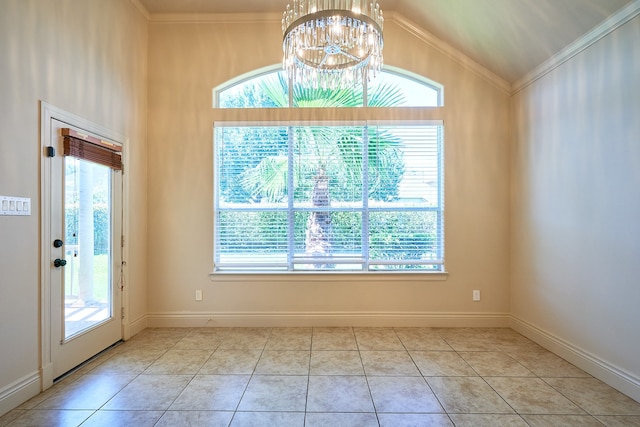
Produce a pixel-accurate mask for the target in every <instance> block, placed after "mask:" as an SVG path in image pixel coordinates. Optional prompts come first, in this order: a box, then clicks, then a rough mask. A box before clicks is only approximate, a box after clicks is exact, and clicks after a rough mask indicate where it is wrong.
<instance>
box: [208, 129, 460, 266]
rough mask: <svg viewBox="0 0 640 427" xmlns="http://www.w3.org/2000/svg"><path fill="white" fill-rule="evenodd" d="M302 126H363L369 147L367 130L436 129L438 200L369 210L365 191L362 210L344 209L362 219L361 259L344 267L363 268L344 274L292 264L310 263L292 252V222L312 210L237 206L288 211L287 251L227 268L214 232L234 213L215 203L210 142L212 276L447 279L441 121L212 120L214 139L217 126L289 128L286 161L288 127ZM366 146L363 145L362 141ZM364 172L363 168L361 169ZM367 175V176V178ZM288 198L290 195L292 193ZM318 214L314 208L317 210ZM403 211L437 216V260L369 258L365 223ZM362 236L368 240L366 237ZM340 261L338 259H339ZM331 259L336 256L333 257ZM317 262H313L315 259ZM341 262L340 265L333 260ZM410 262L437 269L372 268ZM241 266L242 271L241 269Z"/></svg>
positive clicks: (217, 196)
mask: <svg viewBox="0 0 640 427" xmlns="http://www.w3.org/2000/svg"><path fill="white" fill-rule="evenodd" d="M301 126H302V127H304V126H314V127H315V126H331V127H361V129H362V132H363V139H364V140H365V141H366V143H367V144H368V142H369V140H368V138H369V127H381V128H388V127H395V128H402V127H405V128H410V127H415V128H419V127H436V128H437V129H436V132H437V136H436V137H435V146H436V147H435V148H436V150H437V154H436V162H437V169H436V174H437V188H436V193H437V202H436V204H435V206H423V207H419V208H414V209H410V208H407V207H406V206H396V207H390V206H387V207H370V206H368V197H364V192H363V197H362V199H363V200H362V206H357V207H355V208H350V209H347V211H350V212H355V213H357V214H359V215H361V217H362V225H361V232H362V236H361V237H362V247H361V259H358V260H356V259H355V258H354V259H352V260H351V261H349V259H348V258H347V259H344V260H343V263H346V264H361V265H362V269H359V270H358V269H350V270H342V269H332V270H327V269H320V270H314V269H296V268H295V267H296V265H298V264H305V263H307V264H309V263H312V262H311V261H310V260H309V259H306V258H304V257H302V258H300V257H297V256H296V252H295V233H294V230H293V226H294V221H293V216H295V215H296V214H297V213H302V212H311V211H313V210H314V208H308V207H300V206H294V204H295V202H294V201H293V200H292V199H290V201H289V202H288V204H287V206H286V208H285V207H284V205H283V206H281V207H279V208H274V207H270V208H265V209H260V208H251V209H249V208H247V209H242V208H239V209H237V211H238V212H240V211H243V210H245V211H247V212H249V211H256V212H271V211H273V212H276V211H280V212H286V213H287V218H288V219H287V223H286V224H285V226H286V227H288V234H287V242H286V246H287V252H286V262H284V261H283V262H279V263H254V266H255V268H251V267H247V266H246V264H243V263H240V262H238V263H235V264H234V263H226V264H219V263H218V260H219V239H218V237H219V234H218V231H219V230H218V226H219V223H218V218H219V215H220V214H221V213H222V212H233V211H234V209H232V208H222V207H220V205H219V201H220V194H221V193H220V179H218V178H219V175H217V171H218V170H220V165H219V163H218V162H219V160H218V159H219V156H218V151H217V142H216V140H215V139H214V142H213V144H214V147H213V150H214V177H213V178H214V194H213V198H214V206H213V208H214V221H213V232H214V234H213V239H214V245H213V251H214V253H213V262H214V269H213V272H212V273H211V274H212V275H215V274H252V273H259V274H299V273H303V274H308V273H321V274H337V273H346V274H357V273H360V274H372V273H373V274H429V275H441V276H445V277H446V274H447V273H446V270H445V255H444V247H445V242H444V123H443V121H442V120H426V121H407V122H405V121H355V122H351V121H348V122H344V121H340V122H336V121H326V122H325V121H321V122H306V123H305V122H295V123H282V122H275V123H270V122H259V123H252V122H242V123H238V122H215V123H214V136H215V135H216V129H219V128H234V127H248V128H250V127H272V128H278V127H280V128H287V132H288V135H289V136H288V145H289V149H288V150H289V157H290V160H292V159H291V157H292V152H291V150H292V146H293V132H292V129H293V128H294V127H301ZM363 143H364V141H363ZM366 153H367V152H366V150H364V149H363V154H362V155H363V162H364V163H366V160H364V159H366V156H367V154H366ZM363 169H364V167H363ZM292 176H293V174H291V173H289V175H288V178H287V179H288V187H289V188H293V187H292V186H293V182H292V181H293V178H292ZM367 176H368V174H367ZM290 194H291V193H290ZM316 210H317V209H316ZM344 210H345V209H344V208H341V207H336V206H333V207H331V208H329V209H327V211H330V212H339V211H344ZM402 210H406V211H412V212H418V211H424V212H435V215H436V220H435V221H436V227H435V233H436V242H437V246H436V253H437V260H434V262H432V263H427V262H418V261H415V260H414V261H409V262H407V261H405V262H393V261H390V260H389V261H385V260H383V259H372V258H371V257H370V256H369V251H370V247H371V243H372V242H371V237H372V235H371V234H370V233H369V229H368V227H369V223H370V217H371V214H375V213H376V212H390V213H391V212H399V211H402ZM322 211H325V209H322ZM365 236H366V237H365ZM338 259H339V258H338ZM334 260H335V258H334ZM316 261H317V259H316ZM335 263H336V264H337V263H340V261H337V262H335ZM410 264H422V265H433V266H435V265H439V266H440V267H439V269H438V270H435V269H434V270H429V269H397V270H392V269H376V268H371V266H372V265H378V266H382V265H405V266H406V265H410ZM243 267H244V268H243Z"/></svg>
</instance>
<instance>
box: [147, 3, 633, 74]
mask: <svg viewBox="0 0 640 427" xmlns="http://www.w3.org/2000/svg"><path fill="white" fill-rule="evenodd" d="M139 1H140V3H141V4H142V5H143V6H144V7H145V8H146V9H147V11H148V12H149V13H150V14H151V15H156V14H176V13H190V14H191V13H270V12H282V11H283V10H284V9H285V7H286V5H287V3H290V1H288V0H139ZM378 1H379V3H380V7H381V8H382V9H383V10H384V11H385V12H387V11H395V12H397V13H399V14H400V15H402V16H403V17H405V18H406V19H409V20H410V21H413V22H414V23H415V24H418V25H419V26H420V27H421V28H423V29H424V30H425V31H427V32H429V33H431V34H433V35H435V36H436V37H437V38H439V39H441V40H443V41H445V42H446V43H448V44H450V45H452V46H453V47H455V48H456V49H458V50H459V51H461V52H463V53H464V54H466V55H467V56H469V57H470V58H472V59H473V60H475V61H476V62H478V63H479V64H481V65H483V66H484V67H486V68H487V69H489V70H491V71H493V72H494V73H495V74H497V75H498V76H500V77H502V78H503V79H505V80H507V81H508V82H510V83H513V82H515V81H517V80H518V79H520V78H521V77H523V76H524V75H525V74H527V73H528V72H530V71H532V70H533V69H534V68H535V67H537V66H538V65H540V64H542V63H543V62H545V61H546V60H547V59H549V58H550V57H552V56H553V55H554V54H556V53H558V52H559V51H561V50H562V49H563V48H565V47H566V46H568V45H570V44H571V43H572V42H573V41H575V40H576V39H578V38H579V37H580V36H582V35H584V34H585V33H587V32H589V30H591V29H593V28H594V27H596V26H597V25H598V24H600V23H601V22H602V21H604V20H605V19H606V18H607V17H609V16H611V15H612V14H614V13H615V12H617V11H618V10H619V9H621V8H622V7H624V6H625V5H627V4H628V3H631V2H633V1H634V0H378ZM274 43H279V40H277V41H274Z"/></svg>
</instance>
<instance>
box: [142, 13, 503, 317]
mask: <svg viewBox="0 0 640 427" xmlns="http://www.w3.org/2000/svg"><path fill="white" fill-rule="evenodd" d="M280 40H281V32H280V24H279V22H277V21H273V22H261V23H227V24H221V23H206V22H200V23H159V22H152V23H150V29H149V47H150V48H149V123H150V124H152V126H150V127H149V199H148V200H149V222H148V224H149V241H148V256H149V260H150V262H149V272H148V278H149V295H148V298H149V325H170V324H172V325H175V324H184V325H187V324H190V325H202V324H205V323H206V324H208V325H220V324H253V325H267V324H293V325H301V324H316V325H317V324H345V323H346V324H355V323H359V324H380V323H382V324H387V325H388V324H391V323H394V322H395V323H402V322H413V323H422V324H447V325H454V324H462V323H464V324H474V325H477V324H482V323H483V322H484V323H486V324H488V323H491V322H493V324H496V323H500V324H506V321H507V318H508V312H509V286H508V268H509V252H508V244H509V237H508V235H509V183H508V182H509V148H508V120H509V96H508V95H507V94H506V93H504V92H503V91H501V90H500V89H497V88H496V87H495V86H494V85H492V84H490V83H488V82H487V81H486V80H483V79H482V78H480V77H478V76H477V75H476V74H474V73H473V72H471V71H469V70H468V69H467V68H464V67H463V66H461V65H459V64H458V63H456V62H454V61H452V60H451V59H449V58H448V57H447V56H445V55H443V54H442V53H439V51H437V50H435V49H433V48H431V47H429V46H428V45H427V44H426V43H424V42H422V41H420V40H419V39H418V38H416V37H414V36H412V35H410V34H409V33H408V32H406V31H405V30H404V29H402V28H400V26H399V25H394V24H393V23H391V22H390V23H388V24H387V25H386V26H385V63H386V64H389V65H392V66H395V67H400V68H404V69H407V70H409V71H411V72H414V73H418V74H420V75H424V76H426V77H428V78H430V79H432V80H435V81H437V82H440V83H442V84H443V85H444V87H445V104H446V106H445V107H444V108H441V109H437V110H435V111H434V110H426V109H425V110H423V111H413V113H412V116H415V117H423V118H440V119H443V120H444V122H445V140H446V149H445V150H446V154H445V158H446V160H445V163H446V167H445V171H446V189H445V191H446V195H445V209H446V222H445V224H446V260H447V270H448V272H449V277H448V279H447V280H446V281H425V280H418V281H416V280H415V279H414V280H411V277H412V276H394V275H387V276H380V275H376V276H371V275H363V274H356V275H339V276H320V277H318V276H309V275H306V276H305V275H296V276H264V275H253V276H236V277H232V276H216V277H215V278H214V280H213V281H211V280H210V279H209V276H208V274H209V273H210V272H211V270H212V258H213V249H212V234H213V226H212V222H213V213H212V205H213V200H212V193H213V186H212V177H213V170H212V167H213V166H212V157H213V152H212V124H213V122H214V121H215V120H220V119H224V118H225V117H227V118H229V117H231V114H229V115H225V112H223V111H217V110H213V109H212V89H213V88H214V87H216V86H218V85H220V84H222V83H224V82H226V81H227V80H229V79H232V78H234V77H236V76H238V75H239V74H243V73H246V72H249V71H252V70H255V69H258V68H262V67H265V66H270V65H274V64H278V63H279V62H280V61H281V56H282V53H281V48H280ZM286 114H291V116H292V117H293V116H295V117H301V116H305V117H307V118H320V117H325V118H332V119H342V118H350V117H353V116H354V115H357V114H361V112H347V111H344V110H342V111H340V112H338V113H336V112H333V111H329V112H321V111H314V112H299V111H298V112H292V113H285V116H286ZM296 114H299V115H300V116H297V115H296ZM391 114H393V113H391ZM269 115H270V113H269V112H257V113H256V114H254V115H251V116H249V115H248V114H247V115H243V114H240V117H238V116H237V115H236V116H235V118H236V119H238V118H239V119H259V118H264V117H267V116H269ZM378 118H386V119H394V118H401V116H397V115H395V116H394V115H384V116H383V117H381V116H380V114H378ZM196 289H202V290H203V291H204V300H203V301H202V302H196V301H195V298H194V292H195V290H196ZM473 289H480V290H481V291H482V301H481V302H479V303H474V302H472V298H471V294H472V290H473ZM383 314H386V315H387V316H386V317H385V316H382V315H383ZM288 315H290V316H288ZM209 319H211V321H209V322H208V320H209Z"/></svg>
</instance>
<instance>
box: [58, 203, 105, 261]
mask: <svg viewBox="0 0 640 427" xmlns="http://www.w3.org/2000/svg"><path fill="white" fill-rule="evenodd" d="M109 220H110V215H109V206H108V205H107V204H94V205H93V239H94V255H102V254H107V253H108V252H109V236H110V231H109V230H110V225H111V224H110V223H109ZM65 225H66V227H67V232H66V241H65V244H66V245H77V244H78V235H77V233H78V205H77V204H75V205H71V206H69V205H67V208H66V212H65Z"/></svg>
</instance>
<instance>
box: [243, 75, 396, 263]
mask: <svg viewBox="0 0 640 427" xmlns="http://www.w3.org/2000/svg"><path fill="white" fill-rule="evenodd" d="M287 89H288V83H287V81H286V79H285V78H284V77H283V74H282V73H280V74H279V75H278V79H277V80H276V79H265V80H263V81H262V82H261V84H260V90H261V92H262V93H263V94H265V96H266V97H267V98H268V99H269V100H270V102H271V103H273V105H274V106H276V107H283V108H284V107H287V106H288V97H287ZM293 91H294V93H293V99H294V106H295V107H303V108H304V107H307V108H308V107H315V108H335V107H358V106H361V105H362V99H363V93H362V88H361V86H360V87H353V88H346V89H344V88H343V89H338V90H330V89H322V88H308V87H302V86H301V85H295V86H294V88H293ZM403 100H404V98H403V95H402V92H401V90H400V89H399V88H398V87H396V86H394V85H390V84H383V85H380V87H379V88H378V90H377V91H376V92H375V93H374V94H373V95H372V96H371V97H370V100H369V103H368V106H371V107H375V106H385V107H390V106H393V105H398V104H400V103H402V102H403ZM294 131H295V135H294V144H295V146H294V152H295V153H296V156H295V158H296V160H295V165H294V168H293V172H294V177H293V179H294V188H295V196H294V197H299V196H300V195H302V194H309V195H310V196H306V197H309V198H310V201H311V207H312V210H311V211H310V213H309V216H308V218H307V222H306V231H305V255H306V256H307V257H308V258H313V259H319V260H323V261H325V262H322V263H314V264H313V268H316V269H323V268H332V267H333V265H332V264H331V263H330V262H326V261H327V260H329V259H330V258H331V255H332V254H333V246H332V236H333V231H332V222H331V213H330V212H329V209H328V208H329V207H330V206H331V195H332V194H333V195H334V197H336V198H337V199H339V200H341V201H357V200H361V199H362V195H361V193H360V195H359V196H357V195H355V194H356V193H357V192H354V191H353V189H354V188H360V189H361V188H362V182H363V173H366V172H365V171H363V162H362V155H363V151H362V150H363V135H362V128H361V127H342V128H331V127H326V126H317V127H315V126H301V127H294ZM397 144H398V141H397V139H396V138H394V137H393V136H391V135H389V134H388V133H381V134H377V135H371V136H369V145H368V147H367V149H368V164H369V168H368V169H369V170H368V174H369V185H368V192H369V194H368V196H369V197H370V198H374V199H383V200H388V199H389V198H390V197H393V193H395V194H396V195H397V184H398V183H399V181H400V179H401V177H402V174H403V162H402V157H401V154H400V151H399V150H398V149H397ZM288 168H289V166H288V157H287V156H270V157H265V158H264V159H262V160H261V161H260V163H259V164H258V165H257V166H256V167H254V168H252V169H249V170H247V171H245V172H244V173H243V174H242V175H241V183H242V186H243V187H244V188H245V190H246V191H247V192H249V193H250V194H253V195H254V196H257V198H259V199H261V198H263V197H266V198H267V200H272V201H276V200H282V199H284V198H285V197H286V196H287V175H288V170H289V169H288ZM305 178H306V179H305ZM309 178H310V179H309ZM309 182H310V183H311V185H310V186H309V184H308V183H309ZM304 183H307V187H305V186H304ZM390 183H391V184H390ZM394 186H395V191H393V190H392V191H389V188H390V187H394Z"/></svg>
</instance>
